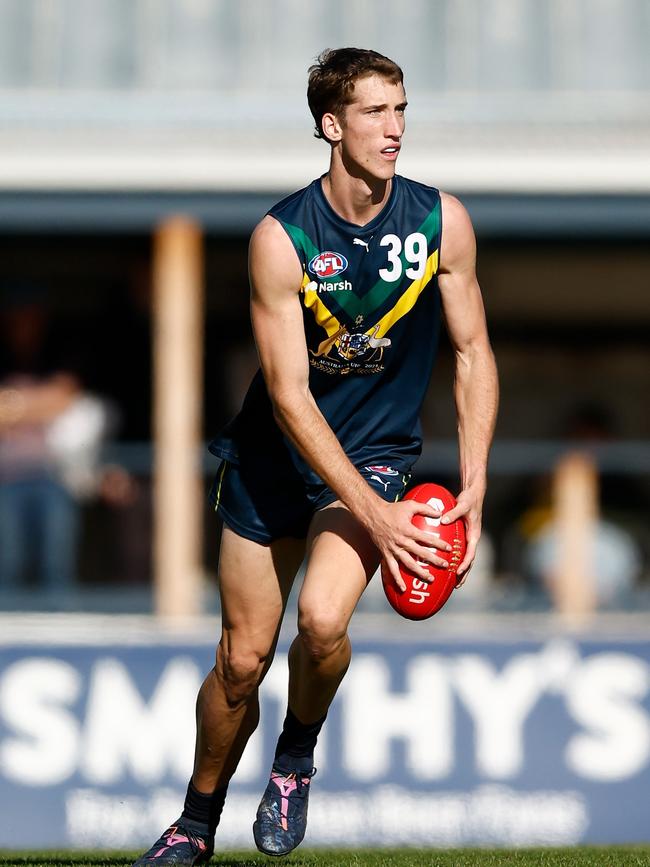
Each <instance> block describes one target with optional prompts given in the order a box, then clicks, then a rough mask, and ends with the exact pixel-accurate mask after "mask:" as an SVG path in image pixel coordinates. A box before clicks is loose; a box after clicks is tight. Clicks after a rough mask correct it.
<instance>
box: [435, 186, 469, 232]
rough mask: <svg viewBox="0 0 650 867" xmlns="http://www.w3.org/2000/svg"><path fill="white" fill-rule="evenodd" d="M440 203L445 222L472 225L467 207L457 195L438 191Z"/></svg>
mask: <svg viewBox="0 0 650 867" xmlns="http://www.w3.org/2000/svg"><path fill="white" fill-rule="evenodd" d="M440 204H441V206H442V213H443V217H444V219H445V223H453V224H456V223H458V224H465V225H469V226H471V225H472V221H471V219H470V216H469V213H468V211H467V208H466V207H465V205H464V204H463V203H462V202H461V200H460V199H459V198H458V197H457V196H453V195H452V194H451V193H445V192H442V191H440Z"/></svg>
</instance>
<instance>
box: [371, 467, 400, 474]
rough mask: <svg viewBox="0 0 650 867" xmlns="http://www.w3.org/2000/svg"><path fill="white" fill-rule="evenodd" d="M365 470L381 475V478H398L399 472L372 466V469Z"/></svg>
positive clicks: (390, 468)
mask: <svg viewBox="0 0 650 867" xmlns="http://www.w3.org/2000/svg"><path fill="white" fill-rule="evenodd" d="M365 469H366V470H368V472H370V473H381V475H382V476H399V472H398V471H397V470H394V469H393V468H392V467H384V466H381V465H374V466H372V467H365Z"/></svg>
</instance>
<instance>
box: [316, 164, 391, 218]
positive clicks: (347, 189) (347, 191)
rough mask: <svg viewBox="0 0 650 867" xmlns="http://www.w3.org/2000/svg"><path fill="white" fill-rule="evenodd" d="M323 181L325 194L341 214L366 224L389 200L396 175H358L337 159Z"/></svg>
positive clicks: (343, 216)
mask: <svg viewBox="0 0 650 867" xmlns="http://www.w3.org/2000/svg"><path fill="white" fill-rule="evenodd" d="M321 185H322V188H323V194H324V196H325V198H326V199H327V201H328V202H329V204H330V205H331V206H332V208H333V209H334V210H335V211H336V213H337V214H338V215H339V216H340V217H342V218H343V219H344V220H347V221H348V222H349V223H354V224H355V225H356V226H365V225H366V223H369V222H370V221H371V220H373V219H374V218H375V217H376V216H377V214H378V213H379V212H380V211H381V209H382V208H383V207H384V205H385V204H386V202H387V201H388V198H389V196H390V192H391V188H392V179H387V180H386V179H377V178H372V179H368V178H362V177H354V176H353V175H351V174H349V173H348V172H347V171H346V170H345V169H343V168H342V167H339V166H336V165H335V164H334V163H333V164H332V165H331V166H330V170H329V172H328V173H327V174H326V175H324V177H323V179H322V182H321Z"/></svg>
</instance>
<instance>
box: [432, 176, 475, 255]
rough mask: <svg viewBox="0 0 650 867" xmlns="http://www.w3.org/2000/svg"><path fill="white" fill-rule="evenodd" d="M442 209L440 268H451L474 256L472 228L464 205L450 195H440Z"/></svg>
mask: <svg viewBox="0 0 650 867" xmlns="http://www.w3.org/2000/svg"><path fill="white" fill-rule="evenodd" d="M440 204H441V208H442V245H441V260H440V264H441V268H443V269H446V268H447V267H453V266H454V264H457V263H458V262H462V261H465V260H467V259H473V258H474V256H475V255H476V239H475V237H474V227H473V226H472V220H471V217H470V215H469V212H468V211H467V208H466V207H465V205H464V204H463V203H462V202H461V200H460V199H459V198H457V197H456V196H453V195H451V193H443V192H441V193H440Z"/></svg>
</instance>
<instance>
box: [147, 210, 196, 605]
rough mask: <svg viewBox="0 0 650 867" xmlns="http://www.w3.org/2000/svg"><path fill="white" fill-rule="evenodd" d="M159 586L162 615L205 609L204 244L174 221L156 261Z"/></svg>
mask: <svg viewBox="0 0 650 867" xmlns="http://www.w3.org/2000/svg"><path fill="white" fill-rule="evenodd" d="M153 289H154V304H153V370H154V374H153V380H154V394H153V414H154V417H153V422H154V424H153V428H154V441H155V462H154V576H155V577H154V580H155V611H156V614H158V615H164V616H174V617H186V616H191V615H194V614H197V613H198V612H199V611H200V609H201V601H202V600H201V595H202V594H201V586H202V550H201V549H202V540H203V527H202V516H203V509H202V485H201V471H200V450H199V446H200V442H201V425H202V396H203V300H204V299H203V295H204V290H203V242H202V236H201V230H200V228H199V227H198V226H197V225H196V224H195V223H194V222H192V221H191V220H189V219H186V218H184V217H173V218H170V219H169V220H167V221H166V222H165V223H163V224H162V225H161V226H160V227H159V228H158V229H157V231H156V232H155V236H154V254H153Z"/></svg>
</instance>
